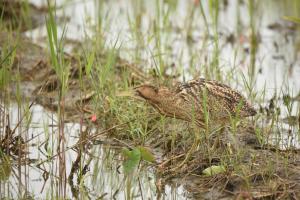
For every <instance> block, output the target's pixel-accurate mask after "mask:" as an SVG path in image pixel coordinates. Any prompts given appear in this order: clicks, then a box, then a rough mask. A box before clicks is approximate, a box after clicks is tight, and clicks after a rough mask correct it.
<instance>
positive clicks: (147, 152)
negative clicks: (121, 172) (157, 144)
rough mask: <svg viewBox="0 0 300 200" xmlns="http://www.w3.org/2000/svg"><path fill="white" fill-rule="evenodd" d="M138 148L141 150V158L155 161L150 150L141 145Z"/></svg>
mask: <svg viewBox="0 0 300 200" xmlns="http://www.w3.org/2000/svg"><path fill="white" fill-rule="evenodd" d="M138 149H139V150H140V152H141V156H142V159H143V160H146V161H148V162H154V161H155V158H154V156H153V154H152V152H151V151H150V150H149V149H147V148H145V147H143V146H139V147H138Z"/></svg>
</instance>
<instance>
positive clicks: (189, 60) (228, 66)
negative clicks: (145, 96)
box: [0, 0, 300, 199]
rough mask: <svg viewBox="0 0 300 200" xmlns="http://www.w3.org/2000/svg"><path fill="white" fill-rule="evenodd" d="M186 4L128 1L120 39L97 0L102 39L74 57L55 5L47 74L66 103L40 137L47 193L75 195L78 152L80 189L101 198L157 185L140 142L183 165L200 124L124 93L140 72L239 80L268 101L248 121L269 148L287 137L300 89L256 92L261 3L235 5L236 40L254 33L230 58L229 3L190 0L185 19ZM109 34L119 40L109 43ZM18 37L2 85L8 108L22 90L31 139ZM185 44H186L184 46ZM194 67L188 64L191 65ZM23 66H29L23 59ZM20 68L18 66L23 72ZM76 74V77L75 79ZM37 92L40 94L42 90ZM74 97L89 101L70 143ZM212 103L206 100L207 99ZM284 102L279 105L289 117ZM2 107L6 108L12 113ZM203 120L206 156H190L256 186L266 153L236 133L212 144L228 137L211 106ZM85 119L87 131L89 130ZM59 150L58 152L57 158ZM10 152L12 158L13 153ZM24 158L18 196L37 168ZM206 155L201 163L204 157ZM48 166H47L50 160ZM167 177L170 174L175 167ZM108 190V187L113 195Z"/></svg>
mask: <svg viewBox="0 0 300 200" xmlns="http://www.w3.org/2000/svg"><path fill="white" fill-rule="evenodd" d="M295 2H296V1H295ZM181 3H182V2H180V1H167V2H166V3H164V2H162V1H158V0H157V1H153V2H146V1H138V2H137V1H130V6H129V7H128V10H126V12H125V14H124V19H125V20H126V23H127V24H128V26H124V27H127V28H128V30H127V29H126V28H124V33H123V32H120V33H118V37H117V38H113V39H112V40H109V37H110V34H111V33H110V32H109V30H110V29H109V27H111V26H117V23H118V22H117V21H109V20H111V16H110V15H111V14H112V13H113V11H112V10H109V9H108V8H107V7H108V5H107V3H106V2H101V3H99V2H98V1H97V3H96V4H95V5H96V6H98V7H96V8H95V10H97V12H96V13H95V15H96V23H95V24H88V25H87V26H88V27H92V29H93V30H94V31H95V37H90V36H88V35H86V39H85V41H84V42H83V43H82V44H81V46H80V48H79V49H77V51H76V52H77V53H76V54H75V53H74V54H73V57H72V59H74V60H75V61H74V62H73V60H71V59H68V58H67V56H66V54H65V53H64V51H65V50H64V46H65V43H66V42H67V35H68V26H69V25H68V24H67V23H65V24H64V25H63V27H62V34H61V35H60V34H59V31H58V30H60V28H61V27H59V26H58V25H57V24H58V23H57V21H56V20H57V18H56V13H55V12H56V11H55V7H52V6H50V5H48V6H49V7H48V8H49V10H48V13H47V17H46V19H47V20H46V28H45V29H46V30H47V34H48V35H47V47H48V54H47V58H46V60H49V61H50V63H51V67H52V72H54V75H53V74H52V75H49V77H52V78H53V77H54V78H55V79H56V82H57V83H58V85H57V87H56V90H53V91H54V92H55V93H53V96H57V99H55V98H54V101H55V100H57V102H59V103H58V104H57V105H58V107H57V110H56V111H57V119H56V117H55V118H54V117H53V118H52V121H50V122H49V124H47V123H46V124H45V125H44V128H43V133H42V134H43V141H42V142H40V143H42V144H38V145H41V148H42V149H43V148H44V149H43V150H41V151H40V152H43V153H45V157H43V160H47V159H49V161H47V162H44V161H42V162H40V163H42V164H41V165H40V166H41V167H42V168H43V169H44V168H45V169H46V168H47V167H48V168H47V170H45V171H44V173H45V174H47V173H48V176H49V177H50V178H49V179H47V180H46V182H47V184H49V185H48V186H46V187H45V189H44V190H43V192H44V193H48V195H46V197H47V198H48V199H56V198H58V199H60V198H66V197H71V194H70V193H69V192H68V189H67V188H68V187H69V185H68V176H69V174H68V173H69V171H68V168H69V167H70V166H73V167H74V164H72V162H73V163H74V162H75V160H76V161H77V162H76V163H78V166H77V165H76V167H74V177H76V178H74V177H73V184H74V185H73V186H74V187H72V189H73V190H72V195H73V197H74V196H75V197H77V198H89V197H90V198H91V197H99V198H100V197H105V196H107V195H109V196H110V197H112V196H114V195H116V196H117V197H120V198H122V197H123V198H125V199H133V198H134V197H135V196H139V197H144V198H146V197H148V194H149V193H147V190H148V189H149V188H151V187H153V185H154V183H153V180H152V181H146V182H147V183H149V185H150V186H149V188H145V187H144V185H143V184H141V183H142V182H143V181H145V180H147V176H148V174H147V173H148V172H147V168H149V166H150V167H151V166H154V167H155V166H156V164H155V163H151V162H149V160H147V159H145V154H147V151H146V153H145V151H142V150H141V149H139V147H147V148H150V149H152V150H160V151H162V152H163V153H164V155H163V156H162V158H167V159H170V160H171V161H170V163H171V164H170V165H171V166H173V167H174V166H175V167H176V166H178V164H179V163H180V162H181V161H182V157H180V159H173V157H176V156H177V155H179V154H180V153H184V152H186V151H187V150H188V149H189V148H190V145H191V144H192V142H191V140H192V139H193V137H192V135H193V133H194V130H192V131H191V130H189V129H188V128H187V127H188V125H187V124H186V123H184V122H181V121H180V120H176V119H170V118H165V117H163V116H160V115H159V114H158V113H157V112H155V111H154V110H153V109H152V108H151V107H150V106H148V105H147V104H145V103H144V102H140V101H136V100H134V99H132V98H126V97H120V96H119V93H121V92H123V91H126V90H130V89H131V88H133V87H134V86H136V85H139V84H141V83H143V82H144V81H145V79H144V78H142V77H141V76H138V75H139V73H140V72H141V73H142V74H143V75H144V76H146V77H148V80H150V81H151V82H152V83H153V84H156V85H167V86H169V87H172V86H173V85H174V82H175V81H177V80H178V78H177V77H176V76H174V77H175V78H174V77H172V76H173V75H174V74H175V75H176V74H179V77H180V78H182V79H185V80H188V79H190V77H197V76H199V75H201V76H205V77H206V78H210V79H216V80H220V81H222V82H224V83H226V84H229V85H232V86H234V85H236V86H237V87H238V88H240V90H241V91H244V92H243V93H244V94H245V95H246V96H247V98H249V99H250V100H251V101H252V102H254V103H255V104H256V105H261V106H262V110H263V112H261V113H259V114H258V115H257V116H256V117H255V118H253V119H252V120H250V121H249V122H248V123H250V124H254V125H255V126H254V130H253V133H254V134H255V135H256V137H257V138H258V140H259V145H261V147H263V146H264V144H266V142H268V141H269V137H271V136H268V135H271V134H274V133H278V134H279V135H278V137H279V138H282V137H283V135H285V134H284V133H282V132H283V131H284V130H285V129H284V128H283V127H282V123H281V121H280V117H281V115H283V113H284V115H285V116H289V117H292V116H299V112H300V111H299V110H300V109H299V103H296V102H295V101H292V100H291V97H293V96H294V95H293V93H292V89H291V90H290V89H289V85H287V87H286V88H283V89H282V91H284V92H282V93H280V94H279V93H276V91H274V93H275V96H274V99H273V100H272V101H271V102H270V99H269V96H268V94H267V93H269V90H268V89H267V85H266V84H265V85H264V86H263V87H262V89H261V91H259V90H257V85H256V84H257V80H258V77H259V74H258V69H259V68H260V67H261V66H260V65H263V64H262V63H259V62H258V61H257V60H259V59H258V57H260V56H261V55H259V51H258V47H259V46H260V43H259V40H258V37H257V35H258V33H259V32H260V31H261V30H260V27H259V26H258V25H257V24H258V23H257V22H258V21H259V19H257V12H258V11H257V8H258V7H259V6H260V3H259V2H255V1H247V2H246V3H245V5H237V12H238V13H239V14H238V15H237V19H233V20H236V21H237V23H238V25H237V28H236V30H235V29H233V33H234V35H235V37H236V41H238V40H239V38H238V37H240V36H241V34H245V35H244V37H247V39H248V44H249V49H250V52H249V54H247V53H245V52H244V51H243V49H241V48H240V46H241V44H239V43H238V42H236V43H235V44H233V45H232V49H233V52H234V53H233V57H234V62H233V63H231V62H230V60H231V58H224V52H226V51H228V50H226V49H225V47H224V46H226V45H228V44H226V43H225V44H224V32H223V25H222V24H220V23H221V22H223V21H222V18H220V16H223V14H224V12H226V11H223V10H222V8H223V7H222V6H221V5H220V3H219V2H218V1H215V0H210V1H208V2H202V1H199V2H198V3H197V2H196V1H195V2H190V3H186V4H187V10H188V11H189V13H185V14H186V15H185V16H184V17H183V18H184V19H181V18H180V17H178V15H179V13H180V12H179V11H180V10H181V8H180V5H181ZM28 6H30V5H28V4H27V5H26V7H24V9H25V10H27V9H28ZM243 6H246V7H247V13H248V15H249V17H248V16H246V17H245V16H244V15H242V13H240V9H242V7H243ZM98 8H99V9H98ZM62 9H63V8H62ZM104 13H107V14H106V15H105V14H104ZM152 13H154V14H152ZM120 15H121V14H120ZM243 18H247V19H249V23H248V24H244V23H243ZM24 19H25V21H27V22H28V23H30V21H29V18H27V17H26V16H25V17H24ZM0 21H1V23H0V24H1V27H2V26H4V18H3V17H2V18H1V20H0ZM145 21H148V24H144V22H145ZM182 27H183V28H182ZM9 28H10V27H9ZM246 28H249V30H250V34H248V35H246V33H244V31H243V29H246ZM197 31H199V32H201V38H200V39H199V38H198V39H197V38H195V37H196V36H195V34H194V33H195V32H197ZM221 33H222V34H221ZM7 34H8V35H11V34H12V33H9V32H7ZM126 34H128V35H129V37H130V41H131V43H133V50H132V51H129V50H128V47H127V46H126V44H124V40H123V38H124V35H125V37H126V36H128V35H126ZM11 37H12V35H11ZM178 38H179V39H178ZM0 40H1V39H0ZM177 40H180V44H183V45H182V46H181V45H178V44H177V43H176V42H177ZM107 41H112V42H111V43H108V42H107ZM125 41H127V40H125ZM120 44H121V45H120ZM19 45H20V44H18V42H17V44H14V45H10V44H9V42H8V43H7V44H6V43H3V42H1V59H0V63H1V69H0V77H1V78H0V87H1V90H2V91H3V93H2V94H1V95H2V98H1V105H4V107H9V105H10V103H8V104H7V103H6V102H11V101H12V98H11V96H10V95H11V94H10V93H9V88H10V86H12V85H15V86H16V88H17V90H16V101H17V105H16V106H17V108H18V113H12V115H17V116H18V120H17V121H21V124H22V127H21V126H20V127H19V128H18V129H17V132H18V135H19V136H21V137H24V138H25V140H26V141H27V140H29V139H30V138H29V137H28V135H30V131H31V128H32V127H31V126H32V125H31V123H32V119H31V117H32V116H31V115H30V114H29V113H30V106H29V105H30V104H29V103H28V102H27V101H28V100H27V101H25V102H24V101H23V99H24V97H23V96H22V95H23V94H22V93H21V90H22V82H23V81H24V77H23V75H22V74H21V73H19V70H18V69H16V68H15V66H16V65H15V64H14V60H16V57H17V56H18V55H19V54H18V53H19V52H18V49H19ZM184 46H187V47H188V48H186V49H185V48H184ZM123 52H125V54H123ZM120 55H127V56H128V57H126V59H127V60H130V63H127V64H124V63H125V61H124V60H122V59H120ZM268 56H269V55H268ZM145 57H146V60H145ZM244 58H248V59H249V62H246V63H245V67H246V69H244V70H243V68H242V67H243V64H241V63H240V62H242V61H243V59H244ZM225 59H226V60H225ZM224 60H225V61H224ZM74 63H76V65H75V66H76V67H74ZM135 63H139V64H140V65H141V67H142V70H141V71H139V70H140V69H138V68H135V67H134V64H135ZM173 63H175V67H172V65H173ZM178 63H179V64H178ZM179 65H180V66H179ZM187 65H188V66H190V68H185V67H183V66H187ZM13 67H14V68H13ZM20 67H21V69H22V66H20ZM76 70H77V71H76ZM14 72H17V73H16V75H15V73H14ZM47 78H48V77H47ZM74 81H75V82H76V83H75V86H74ZM72 84H73V85H72ZM276 89H277V88H276ZM74 91H75V94H76V97H74V98H68V97H69V94H70V93H72V92H74ZM89 91H93V92H94V95H92V99H85V95H86V94H87V93H88V92H89ZM37 96H38V97H37V98H39V94H37ZM77 96H79V98H77ZM76 98H77V99H78V101H76V102H75V103H77V104H76V106H78V107H76V109H78V110H84V109H85V112H80V114H79V118H78V119H77V120H75V121H76V122H79V128H78V130H77V131H78V133H77V134H75V140H76V142H78V144H77V145H75V144H72V143H70V141H73V140H74V139H73V140H72V139H70V137H69V136H68V135H69V134H70V133H69V132H68V131H67V129H66V126H67V120H68V117H69V116H68V113H69V111H70V110H69V106H68V105H70V102H71V101H72V99H76ZM205 102H206V101H204V107H205V106H206V103H205ZM28 104H29V105H28ZM71 105H72V106H73V107H71V111H72V112H70V113H71V115H72V114H73V115H75V114H74V108H75V105H73V104H71ZM277 107H280V108H281V115H280V114H279V112H278V109H277ZM282 108H283V109H282ZM72 109H73V110H72ZM205 110H206V109H205ZM4 113H7V111H5V112H4ZM23 115H24V116H25V118H26V120H24V121H22V120H21V119H22V116H23ZM33 115H34V113H33ZM1 116H2V115H1ZM3 116H4V115H3ZM92 116H96V118H97V119H96V123H94V122H92V120H91V117H92ZM205 119H206V120H205V121H206V125H207V130H206V131H203V132H205V134H204V135H205V137H203V138H202V135H203V134H198V133H195V137H201V145H200V147H199V149H198V150H199V152H197V154H199V155H201V156H202V157H200V158H199V157H197V155H196V154H192V157H191V159H189V160H188V161H193V160H197V159H199V160H200V161H202V162H203V163H205V164H203V165H201V166H200V167H199V169H200V170H201V169H202V170H203V169H205V168H207V167H210V166H212V165H220V166H225V168H226V169H227V171H230V172H232V174H230V175H228V177H231V176H236V177H238V178H241V179H242V180H244V182H243V183H245V187H244V189H245V190H247V191H250V190H251V188H252V186H253V177H252V176H251V173H252V170H253V168H255V167H256V166H255V163H257V162H259V161H260V160H261V159H262V158H261V157H259V156H257V155H256V154H254V153H253V154H249V152H247V151H246V150H245V149H243V148H242V147H238V148H236V147H235V146H234V144H235V142H236V141H233V142H231V143H232V145H233V146H230V145H229V146H225V147H223V148H220V149H217V150H215V151H214V149H212V148H211V147H212V145H213V143H214V141H213V140H212V137H213V136H214V135H216V137H217V138H218V139H220V137H221V136H220V135H219V134H218V133H217V132H216V133H215V132H214V131H209V121H210V117H209V112H207V111H206V112H205ZM7 123H8V122H7V121H5V118H1V126H0V131H1V137H0V139H3V134H2V133H4V130H5V129H4V127H5V125H7ZM245 123H246V122H245ZM243 125H244V122H242V121H241V119H239V118H234V117H233V118H232V120H231V124H230V127H229V130H228V132H229V133H230V134H231V137H232V138H234V140H235V138H236V137H238V136H239V135H240V132H241V131H242V130H243V129H240V128H239V127H241V126H243ZM245 126H247V125H245ZM87 127H88V130H87V131H85V130H86V129H87ZM91 127H92V128H91ZM11 128H13V127H11ZM108 130H109V131H108ZM290 130H292V132H298V133H299V127H298V128H297V127H290ZM211 132H213V134H212V133H211ZM97 134H99V135H97ZM102 135H109V137H107V138H105V139H103V137H100V136H102ZM212 135H213V136H212ZM73 136H74V135H73ZM96 136H97V137H96ZM89 138H93V139H89ZM69 140H70V141H69ZM97 140H100V141H99V142H100V143H104V144H102V146H101V147H103V146H106V142H109V141H110V140H112V144H111V145H112V146H116V150H111V149H110V148H108V149H107V148H99V146H98V145H95V144H93V143H95V142H97ZM29 145H30V143H26V145H25V149H29ZM73 145H74V146H73ZM42 146H44V147H42ZM279 146H280V145H279V141H278V144H277V147H276V152H275V153H276V154H275V157H276V160H272V159H270V160H268V161H266V167H265V169H264V171H263V172H262V178H263V179H264V181H265V182H267V180H271V179H272V178H274V177H273V174H274V173H275V172H276V164H278V162H277V161H278V160H280V159H281V158H282V157H283V156H282V154H281V152H280V151H279ZM71 147H72V148H71ZM19 148H22V147H21V146H20V147H19ZM120 149H126V150H128V151H127V153H128V152H129V153H128V155H129V156H128V158H127V161H128V162H127V163H129V165H131V168H130V169H132V170H131V171H129V172H127V173H126V172H124V169H126V168H125V167H122V163H123V162H122V161H123V160H124V158H123V156H120V152H121V150H120ZM219 150H222V151H219ZM73 151H74V152H75V153H74V154H72V155H73V156H75V158H74V159H71V160H69V152H73ZM132 152H135V153H137V154H140V156H138V158H137V157H135V156H133V155H132ZM148 153H149V152H148ZM149 154H150V153H149ZM272 155H273V154H272ZM56 156H58V158H57V159H56ZM28 157H30V155H29V156H28ZM28 157H27V158H28ZM245 157H248V158H249V159H250V162H249V163H252V164H253V165H250V166H247V165H246V164H245V163H244V158H245ZM11 159H12V160H13V158H11ZM25 160H26V159H25ZM216 160H217V161H216ZM17 161H18V164H16V166H17V167H18V168H17V169H18V184H17V187H19V189H18V195H17V196H16V197H19V198H20V197H22V196H23V195H24V192H25V193H26V192H27V191H28V188H29V186H28V184H30V180H29V177H30V174H29V173H30V172H29V171H30V170H29V167H28V165H29V164H28V163H29V162H27V161H28V160H26V162H27V165H25V167H23V166H22V165H21V162H22V161H23V158H22V156H21V155H19V156H18V160H17ZM283 161H284V162H285V166H286V167H287V169H288V166H289V159H288V156H286V157H283ZM130 162H131V163H130ZM199 163H200V164H201V162H199ZM199 163H197V164H199ZM249 163H247V164H249ZM200 164H199V165H200ZM43 165H47V167H45V166H43ZM192 165H193V164H192V162H191V163H190V166H188V167H192ZM88 167H91V170H90V171H87V168H88ZM23 169H24V170H25V171H26V173H25V174H24V175H23V173H22V170H23ZM107 169H108V170H107ZM181 170H182V171H184V170H186V168H185V167H183V168H182V169H181ZM107 171H108V172H109V173H111V174H110V176H108V177H110V178H108V179H109V180H107V181H106V180H105V179H106V175H104V174H105V173H107ZM145 171H146V172H145ZM158 171H159V170H158ZM166 171H167V170H166ZM46 172H47V173H46ZM162 173H163V172H162ZM228 173H229V172H228ZM178 174H180V170H178ZM187 174H190V173H187ZM200 174H201V173H200ZM102 175H103V176H102ZM166 176H167V177H168V175H166ZM226 176H227V175H226ZM22 177H24V178H25V180H26V181H25V184H27V185H25V187H22V185H23V182H24V181H23V179H22ZM115 177H117V178H115ZM170 177H171V176H170ZM224 177H225V176H224ZM202 178H203V177H202ZM76 179H78V180H76ZM141 179H142V180H141ZM230 180H231V179H229V181H230ZM69 181H70V180H69ZM212 182H213V181H212ZM98 184H99V185H100V186H101V187H100V186H99V185H98ZM3 185H4V186H3V187H1V188H4V190H2V191H0V193H1V194H3V195H4V196H8V197H9V196H13V195H12V194H11V193H13V192H12V191H11V189H10V188H9V183H7V182H5V183H4V184H3ZM5 186H7V187H5ZM106 186H108V187H110V188H111V189H110V191H109V189H106V188H105V187H106ZM24 188H25V189H24ZM150 190H152V193H151V192H150V194H151V195H153V196H154V194H153V193H154V192H153V190H155V189H153V188H151V189H150ZM89 191H93V192H89ZM107 191H109V192H110V194H106V193H107ZM29 192H31V191H29ZM33 193H35V194H37V192H36V191H33ZM94 193H97V194H94ZM118 195H119V196H118Z"/></svg>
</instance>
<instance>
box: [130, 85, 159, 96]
mask: <svg viewBox="0 0 300 200" xmlns="http://www.w3.org/2000/svg"><path fill="white" fill-rule="evenodd" d="M134 91H135V96H137V97H141V98H143V99H146V100H151V99H155V98H156V97H157V95H158V88H157V87H154V86H152V85H141V86H138V87H136V88H134Z"/></svg>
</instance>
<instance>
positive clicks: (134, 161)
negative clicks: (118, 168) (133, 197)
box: [123, 148, 141, 174]
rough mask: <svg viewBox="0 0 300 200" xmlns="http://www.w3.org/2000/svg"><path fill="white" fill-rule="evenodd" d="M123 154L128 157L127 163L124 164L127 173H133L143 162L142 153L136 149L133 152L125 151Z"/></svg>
mask: <svg viewBox="0 0 300 200" xmlns="http://www.w3.org/2000/svg"><path fill="white" fill-rule="evenodd" d="M123 154H124V155H125V156H126V157H127V159H126V161H125V162H124V163H123V167H124V171H125V173H127V174H128V173H131V172H133V171H134V169H135V168H136V167H137V166H138V164H139V162H140V160H141V152H140V150H139V149H137V148H135V149H133V150H132V151H129V150H128V149H124V150H123Z"/></svg>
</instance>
